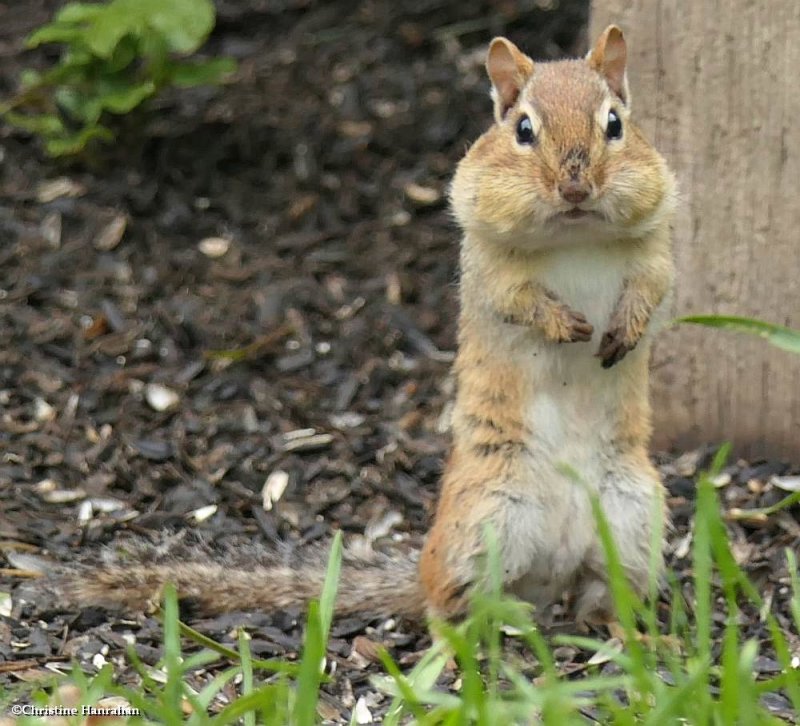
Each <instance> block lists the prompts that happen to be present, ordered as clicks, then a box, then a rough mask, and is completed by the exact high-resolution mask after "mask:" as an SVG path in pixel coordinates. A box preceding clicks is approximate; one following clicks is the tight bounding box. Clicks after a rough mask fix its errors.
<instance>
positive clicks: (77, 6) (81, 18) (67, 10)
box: [55, 3, 105, 23]
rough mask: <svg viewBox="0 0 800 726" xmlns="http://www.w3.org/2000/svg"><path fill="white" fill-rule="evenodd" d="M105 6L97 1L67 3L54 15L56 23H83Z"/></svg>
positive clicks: (100, 11) (101, 10)
mask: <svg viewBox="0 0 800 726" xmlns="http://www.w3.org/2000/svg"><path fill="white" fill-rule="evenodd" d="M104 10H105V8H104V7H103V6H102V5H98V4H97V3H69V4H68V5H65V6H64V7H63V8H61V10H59V11H58V14H57V15H56V17H55V22H57V23H85V22H86V21H87V20H92V19H94V18H96V17H97V15H98V14H99V13H102V12H104Z"/></svg>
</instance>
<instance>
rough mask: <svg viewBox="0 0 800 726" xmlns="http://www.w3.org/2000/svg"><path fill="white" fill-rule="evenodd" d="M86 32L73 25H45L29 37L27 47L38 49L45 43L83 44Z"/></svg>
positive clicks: (26, 42)
mask: <svg viewBox="0 0 800 726" xmlns="http://www.w3.org/2000/svg"><path fill="white" fill-rule="evenodd" d="M84 35H85V33H84V31H83V30H81V29H80V28H78V27H75V26H71V25H58V24H56V23H51V24H50V25H43V26H42V27H41V28H39V30H37V31H36V32H34V33H32V34H31V35H29V36H28V39H27V40H26V41H25V45H26V46H27V47H28V48H38V47H39V46H40V45H42V44H43V43H68V44H70V43H81V42H83V40H84Z"/></svg>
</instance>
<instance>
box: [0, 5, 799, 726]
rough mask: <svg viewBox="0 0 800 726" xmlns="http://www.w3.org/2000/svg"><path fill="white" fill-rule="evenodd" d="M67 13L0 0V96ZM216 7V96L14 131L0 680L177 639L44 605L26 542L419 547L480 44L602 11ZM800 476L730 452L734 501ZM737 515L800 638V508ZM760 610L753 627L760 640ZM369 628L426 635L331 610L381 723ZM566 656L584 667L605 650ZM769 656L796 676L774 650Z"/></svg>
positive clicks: (681, 551)
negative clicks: (196, 540)
mask: <svg viewBox="0 0 800 726" xmlns="http://www.w3.org/2000/svg"><path fill="white" fill-rule="evenodd" d="M60 5H61V3H58V2H53V1H52V0H31V1H30V2H26V3H19V4H17V3H6V4H0V60H1V61H2V62H0V96H5V95H8V94H10V93H12V92H13V90H14V89H15V88H16V84H17V81H18V77H19V72H20V70H21V69H22V68H24V67H27V66H33V67H36V66H41V65H43V64H46V63H47V61H48V59H52V50H48V49H44V50H40V51H36V52H30V51H26V50H25V49H24V44H23V38H24V36H25V34H27V33H28V32H30V30H31V29H32V28H34V27H36V26H37V25H39V24H41V23H42V22H44V21H45V20H46V19H47V18H48V17H49V16H50V14H51V13H52V11H53V10H54V9H55V8H57V7H59V6H60ZM217 7H218V13H219V17H218V25H217V28H216V30H215V32H214V35H213V37H212V38H211V40H210V42H209V44H208V46H207V50H208V52H210V53H219V54H225V55H229V56H232V57H235V58H236V59H237V60H238V62H239V70H238V72H237V74H236V76H235V78H234V79H233V81H232V82H231V83H229V84H227V85H225V86H224V87H221V88H215V89H207V88H202V89H191V90H182V91H180V92H175V93H167V94H165V95H164V96H163V97H162V98H160V99H159V100H158V101H157V102H156V103H155V104H153V105H151V106H150V108H149V109H148V110H147V111H146V112H143V113H138V114H136V115H135V117H132V118H126V119H121V120H119V122H118V124H117V125H116V126H115V129H116V131H117V134H118V138H119V141H120V143H118V144H117V145H115V146H113V147H110V148H106V149H96V150H94V151H93V153H92V154H91V155H90V156H89V157H88V158H86V159H84V160H81V161H80V162H78V163H72V164H66V163H64V162H56V161H51V160H47V159H46V158H44V156H43V155H42V153H41V150H40V148H39V147H38V146H37V144H36V143H35V142H34V141H33V140H32V139H30V138H27V137H25V136H24V135H21V134H19V133H17V132H14V131H12V130H11V129H9V128H7V127H0V412H1V416H2V418H1V419H0V451H1V452H2V453H1V454H0V546H1V547H2V551H4V552H5V553H6V554H7V555H8V561H7V562H6V563H5V565H4V564H3V561H2V559H0V567H2V568H4V569H2V571H1V572H0V592H2V593H9V594H10V596H11V609H10V613H9V614H8V617H4V618H2V620H0V684H5V685H6V686H9V687H11V688H12V689H19V688H24V687H25V686H26V684H30V683H31V682H37V681H38V680H39V679H41V678H42V677H43V676H46V675H48V674H51V673H52V671H53V670H65V669H67V668H68V667H69V660H70V659H73V658H75V659H77V660H78V661H79V662H80V663H81V665H82V667H84V668H85V669H86V670H87V671H88V672H93V671H95V670H96V669H97V668H99V667H101V666H102V665H103V664H104V663H105V662H113V663H115V665H116V668H117V671H118V673H119V677H120V679H121V680H123V681H125V680H128V681H130V680H131V679H132V678H133V677H134V675H133V672H132V671H131V669H130V667H129V666H127V665H125V664H124V663H123V660H122V656H123V654H124V652H125V649H126V647H127V645H128V643H132V644H133V646H134V648H135V649H136V652H137V653H138V655H139V657H140V658H141V660H142V661H143V662H144V663H146V664H153V663H155V662H156V661H157V660H158V658H159V657H160V642H161V631H160V625H159V623H158V621H157V620H156V619H154V618H152V617H146V616H141V617H137V618H134V619H130V618H121V617H120V616H119V615H115V614H110V613H107V612H104V611H101V610H99V609H87V610H84V611H83V612H75V611H70V610H65V609H64V608H63V607H60V606H59V604H58V603H57V602H53V601H52V600H49V601H48V599H47V597H46V596H45V594H42V593H39V594H38V595H36V596H34V599H33V600H32V599H31V597H32V596H31V594H30V593H31V592H35V589H34V590H32V589H31V587H32V584H31V580H30V579H28V578H26V577H25V575H26V572H25V567H24V566H22V565H21V564H20V563H24V555H25V554H26V553H34V554H37V553H38V554H42V553H43V554H46V555H48V556H53V557H55V558H70V557H74V556H75V555H77V554H79V553H80V552H82V551H85V548H93V547H96V546H98V545H100V544H103V543H107V542H109V541H111V540H113V538H114V536H115V534H116V533H119V532H120V531H122V530H126V531H128V532H134V533H144V534H146V533H148V532H153V531H162V530H165V529H166V530H169V529H181V528H192V529H194V530H197V531H199V532H201V533H202V534H203V536H204V537H205V538H206V539H207V540H209V541H211V542H220V541H224V540H226V539H228V538H242V537H244V538H248V539H251V540H262V541H264V542H265V543H275V542H278V541H282V542H290V543H292V544H293V545H296V546H302V545H303V544H306V543H310V542H314V541H323V540H325V539H326V538H328V537H330V535H331V533H332V532H333V531H335V530H342V531H343V532H345V533H346V534H349V535H361V534H363V533H364V532H365V531H366V532H367V533H368V536H369V538H370V539H372V540H374V541H387V540H388V541H389V542H394V543H396V544H397V543H402V544H403V546H408V545H416V544H418V543H419V542H420V541H421V537H422V533H423V532H424V531H425V528H426V525H427V523H428V521H429V519H430V516H431V513H432V507H433V505H434V503H435V498H436V491H437V482H438V477H439V474H440V471H441V468H442V461H443V458H444V456H445V454H446V451H447V446H448V438H447V430H446V428H447V427H446V411H447V404H448V400H449V399H450V396H451V393H452V381H451V380H450V378H449V376H448V371H449V364H450V362H451V360H452V351H453V350H454V346H455V337H454V332H455V330H454V326H455V319H456V295H455V285H456V281H457V239H458V235H457V231H456V229H455V226H454V224H453V223H452V221H451V219H450V217H449V215H448V212H447V208H446V194H447V183H448V179H449V177H450V174H451V173H452V171H453V169H454V166H455V164H456V162H457V161H458V159H459V157H460V156H461V155H462V154H463V151H464V149H465V147H466V145H467V144H468V143H469V142H470V141H471V140H473V139H475V138H476V137H477V136H478V135H479V134H480V132H481V130H482V129H483V128H485V126H486V124H488V123H489V121H490V107H489V101H488V95H487V84H486V82H485V80H484V74H483V69H482V62H483V52H484V49H485V43H486V42H487V40H488V39H489V38H490V37H491V36H492V35H495V34H498V33H505V34H508V35H509V36H510V37H511V38H512V39H513V40H515V41H516V42H518V43H519V44H520V45H522V46H523V47H526V48H528V49H530V50H531V51H532V52H533V53H534V54H535V55H537V56H539V57H557V56H560V55H564V54H574V53H576V52H580V51H581V50H582V48H583V32H584V28H585V24H586V20H587V14H588V8H587V3H585V2H577V1H576V0H565V1H563V2H560V3H548V2H526V3H522V2H520V3H513V2H497V1H495V2H489V1H486V2H479V1H478V0H457V1H456V0H440V1H438V2H437V1H434V0H413V1H411V2H403V3H392V2H389V0H373V1H372V2H368V1H361V2H356V1H355V0H341V1H339V2H335V3H332V2H323V1H322V0H319V1H315V0H236V1H234V0H220V1H219V2H217ZM712 454H713V448H711V447H709V448H707V449H702V450H699V451H695V452H688V453H682V454H680V455H678V454H672V455H663V456H660V457H659V458H658V462H659V465H660V466H661V468H662V471H663V472H664V474H665V476H666V480H667V486H668V489H669V493H670V498H669V504H670V508H671V511H672V515H673V520H674V525H675V527H674V532H672V533H671V535H670V541H671V545H670V554H669V558H670V565H671V571H672V572H673V573H674V576H675V577H676V578H677V580H678V582H679V583H680V584H681V587H682V589H683V590H684V592H685V594H686V596H687V599H688V601H689V602H691V585H690V578H691V562H690V555H689V544H690V538H691V520H692V511H693V498H694V495H695V487H696V476H697V473H698V471H699V470H700V469H702V467H704V466H707V465H708V463H709V461H710V458H711V456H712ZM793 472H794V473H796V472H798V468H797V466H796V462H795V466H794V468H792V465H791V463H789V462H773V461H765V462H744V461H738V462H734V463H732V464H731V465H730V466H729V467H728V468H727V469H725V471H724V473H723V476H722V478H721V479H720V481H719V485H720V494H721V498H722V501H723V503H724V505H725V507H726V508H727V509H729V510H730V509H735V508H738V509H749V508H754V507H764V506H769V505H770V504H772V503H774V502H776V501H778V500H779V499H780V498H781V497H782V496H785V495H786V493H787V491H786V490H787V489H791V487H792V486H795V485H796V484H797V480H796V477H795V478H792V476H791V475H792V473H793ZM730 529H731V535H732V542H733V549H734V553H735V555H736V557H737V560H738V561H739V562H740V564H742V565H743V566H744V567H745V569H746V570H747V572H748V573H749V574H750V575H751V576H752V577H753V578H754V580H755V581H756V582H757V585H758V587H759V589H760V590H761V592H762V593H763V594H764V595H765V597H766V598H767V599H768V600H769V601H771V603H772V607H773V610H774V612H775V613H776V615H777V616H778V618H779V620H780V622H781V624H782V625H783V626H785V629H786V632H787V637H788V638H789V639H790V643H791V645H792V647H793V649H794V650H795V652H797V653H798V654H800V642H798V640H797V638H796V637H795V636H792V635H791V634H790V628H789V617H790V616H789V611H788V595H789V589H788V582H789V581H788V576H787V572H786V565H785V559H784V555H783V550H784V548H786V547H794V548H796V547H797V544H798V542H799V541H800V525H798V521H797V510H796V509H794V510H790V511H784V512H781V513H780V514H777V515H775V516H773V517H769V518H767V519H766V520H762V519H760V518H751V519H748V518H747V517H746V516H745V517H739V518H738V519H736V520H735V521H731V523H730ZM0 605H2V602H0ZM747 615H748V617H749V616H752V617H750V619H748V620H747V622H746V625H745V632H746V634H747V635H748V636H749V637H755V638H757V639H758V640H760V641H762V642H765V641H766V639H767V637H768V634H767V632H766V628H765V624H764V623H763V622H762V621H760V620H759V618H758V615H757V613H755V614H753V613H747ZM192 625H193V626H194V627H195V628H197V629H199V630H201V631H202V632H204V633H206V634H208V635H210V636H212V637H214V638H218V639H220V640H221V641H222V642H227V643H231V642H233V641H232V638H233V637H234V635H232V634H233V633H234V631H235V628H236V627H237V626H240V625H244V626H245V627H246V628H247V630H248V632H249V633H250V634H251V636H252V641H251V646H252V649H253V652H254V654H255V655H257V656H259V657H265V658H266V657H272V656H281V657H288V658H293V657H294V656H295V655H296V654H297V653H298V650H299V649H300V644H301V637H302V613H299V612H287V613H277V614H262V613H243V614H242V613H237V614H232V615H225V616H222V617H218V618H214V619H204V620H195V621H193V622H192ZM722 625H723V623H717V628H718V630H719V631H720V633H721V626H722ZM718 634H719V633H718ZM376 643H380V644H384V645H386V646H387V647H388V648H389V650H390V652H391V653H392V654H393V655H394V657H395V658H396V659H397V660H398V662H399V663H400V664H401V665H402V666H410V665H411V664H413V663H414V662H415V661H416V659H418V657H419V655H420V653H421V651H422V650H423V649H424V648H425V647H426V646H427V645H428V644H429V639H428V636H427V635H426V634H425V633H423V632H420V631H419V629H414V628H412V627H410V626H408V625H407V624H404V623H402V622H395V621H388V622H386V621H370V620H368V619H359V618H349V619H346V620H341V621H337V622H336V624H335V626H334V628H333V631H332V639H331V644H330V650H329V665H330V664H334V663H335V664H336V668H335V677H334V678H333V680H332V682H331V683H330V684H329V685H327V686H326V687H325V693H324V694H323V701H322V704H321V707H320V709H321V714H322V715H323V716H324V717H325V718H327V719H329V720H330V721H334V722H336V721H339V720H347V719H349V717H350V711H351V709H352V708H353V707H354V705H355V703H356V702H357V701H358V700H359V699H363V700H362V712H363V708H364V707H366V708H368V709H369V710H370V711H371V713H372V714H373V716H375V717H376V718H377V717H378V716H379V715H380V714H381V713H382V711H383V710H385V708H386V707H387V705H388V701H387V700H386V699H385V698H382V697H381V696H380V695H378V694H377V693H376V691H375V689H374V687H373V686H372V685H371V684H370V683H369V680H368V679H369V676H370V675H372V674H374V673H376V672H379V670H380V668H379V667H378V666H376V664H375V644H376ZM557 655H558V658H559V664H560V665H561V666H562V667H563V669H564V671H565V672H567V673H573V674H575V675H574V677H578V676H579V675H580V674H581V673H583V672H586V670H587V667H586V659H587V658H588V655H587V654H586V653H584V652H581V651H578V650H575V649H564V648H562V649H559V651H558V653H557ZM525 657H526V658H527V660H528V662H529V663H530V664H531V666H530V667H531V672H532V673H533V672H534V671H535V661H534V659H533V656H532V655H531V654H529V653H528V654H525ZM603 667H611V665H610V664H606V666H603ZM758 668H759V669H760V671H761V672H763V674H764V677H769V676H770V675H772V674H774V673H775V672H776V670H779V667H778V665H777V663H776V662H775V660H774V655H771V654H770V652H769V649H768V647H767V646H766V645H765V650H764V651H763V652H762V655H761V657H760V658H759V661H758ZM213 672H214V670H213V668H209V669H207V670H205V671H201V672H199V673H198V674H197V675H196V680H197V684H198V685H199V684H201V683H202V682H203V681H207V680H208V679H210V678H211V677H212V675H213ZM455 677H456V676H455V674H454V673H452V672H448V674H447V675H446V677H445V680H444V681H443V685H444V686H447V685H452V681H453V680H455ZM447 679H450V683H448V682H447ZM228 695H232V694H228ZM771 699H772V701H771V703H770V707H771V708H772V709H773V710H774V712H775V713H776V714H778V715H782V716H788V714H789V713H790V706H789V704H788V701H786V700H785V699H782V697H780V696H772V697H771Z"/></svg>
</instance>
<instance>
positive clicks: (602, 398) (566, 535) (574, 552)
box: [495, 246, 638, 606]
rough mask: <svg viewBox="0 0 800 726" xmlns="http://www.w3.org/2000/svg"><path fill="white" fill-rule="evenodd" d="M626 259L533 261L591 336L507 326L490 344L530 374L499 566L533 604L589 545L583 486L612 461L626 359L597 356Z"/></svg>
mask: <svg viewBox="0 0 800 726" xmlns="http://www.w3.org/2000/svg"><path fill="white" fill-rule="evenodd" d="M626 263H627V257H626V256H625V255H624V254H622V251H620V250H619V249H617V248H614V247H608V248H607V247H605V246H597V247H592V248H586V247H581V248H576V247H570V248H565V249H562V250H557V251H554V252H553V253H552V254H551V255H550V256H549V259H548V260H547V263H546V264H545V265H543V266H539V265H537V280H538V281H540V282H542V283H543V284H544V285H545V286H546V287H547V288H548V289H550V290H552V291H553V292H554V293H555V294H556V295H557V296H558V297H559V299H560V300H562V301H563V302H565V303H566V304H567V305H569V306H570V307H571V308H573V309H575V310H577V311H579V312H582V313H583V314H584V315H586V317H587V319H588V320H589V322H590V323H591V324H592V325H593V326H594V333H593V335H592V340H591V341H590V342H587V343H561V344H556V343H550V342H546V341H544V340H542V338H541V336H538V335H534V334H531V333H530V332H526V331H525V330H524V329H523V330H520V329H519V328H518V327H517V328H516V329H513V328H514V326H508V327H509V328H512V330H513V332H511V334H510V335H509V330H505V331H502V334H501V335H499V336H498V339H497V341H496V342H497V344H498V345H499V346H504V347H506V348H507V349H506V350H502V351H501V350H499V349H498V348H497V347H495V350H496V351H497V352H498V353H499V354H500V355H508V356H509V357H511V358H513V359H514V360H515V361H516V363H517V365H518V366H519V369H520V371H523V374H524V375H526V376H527V377H528V381H527V384H528V385H526V386H525V388H526V389H527V390H529V391H530V392H531V393H530V397H529V399H528V401H527V402H526V408H525V418H526V424H527V425H528V428H529V430H530V431H531V438H530V440H529V441H528V442H527V443H528V448H529V450H530V452H531V453H530V456H529V458H528V466H527V471H526V472H524V473H523V475H522V481H520V482H518V486H519V490H520V493H521V494H522V497H523V499H522V501H521V502H520V506H519V508H515V511H514V513H513V514H510V515H509V519H508V522H507V526H508V529H509V537H508V540H507V541H508V550H507V551H506V553H505V557H506V566H507V567H508V569H509V570H510V571H511V572H516V573H519V575H520V579H519V580H518V581H517V586H516V587H514V588H513V589H515V590H516V591H517V594H518V595H520V596H522V597H524V598H525V599H528V600H532V601H533V602H535V603H537V604H538V605H540V606H544V605H545V604H547V603H548V602H552V599H553V598H554V597H557V596H558V594H559V590H560V589H561V588H562V587H563V586H564V585H566V584H567V583H568V582H569V581H570V579H571V578H572V576H573V575H574V573H575V572H576V571H578V570H579V568H580V567H581V565H582V564H583V563H584V561H585V559H586V557H587V553H588V552H589V551H590V550H591V549H592V548H593V546H595V545H596V534H595V529H594V518H593V515H592V513H591V505H590V502H589V497H588V495H587V492H586V490H585V489H584V485H585V486H586V487H588V488H589V489H591V490H593V491H598V490H599V488H600V484H601V482H602V481H603V479H604V478H607V477H608V476H609V473H610V472H613V471H615V469H616V467H618V466H620V462H618V461H615V460H614V457H613V455H612V453H611V451H612V447H611V446H610V442H611V437H612V435H613V425H614V422H615V419H616V412H617V409H618V407H619V400H620V398H619V396H620V393H619V392H618V391H617V389H618V387H619V386H620V382H621V379H622V377H624V375H625V368H626V362H629V361H626V360H623V361H622V362H620V363H618V364H617V365H616V366H614V367H612V368H611V369H608V370H606V369H604V368H603V367H602V366H601V364H600V360H599V359H598V358H597V357H595V353H596V352H597V349H598V346H599V344H600V339H601V337H602V335H603V332H604V331H605V330H606V329H607V327H608V322H609V319H610V317H611V315H612V312H613V310H614V308H615V305H616V303H617V300H618V298H619V294H620V292H621V290H622V284H623V280H624V277H625V273H626ZM635 354H638V352H637V351H634V352H633V353H631V354H629V355H630V356H633V355H635ZM565 467H566V468H567V469H569V470H571V471H573V472H574V473H575V474H576V475H577V477H578V478H579V480H580V483H578V482H576V481H575V479H574V478H573V477H572V475H571V474H570V473H567V471H566V469H565ZM621 475H622V476H627V475H628V474H621ZM554 542H556V543H557V544H556V546H553V543H554ZM555 573H558V575H559V576H558V577H554V575H555Z"/></svg>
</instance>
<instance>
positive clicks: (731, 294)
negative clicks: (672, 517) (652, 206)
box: [592, 0, 800, 462]
mask: <svg viewBox="0 0 800 726" xmlns="http://www.w3.org/2000/svg"><path fill="white" fill-rule="evenodd" d="M612 22H613V23H616V24H618V25H619V26H620V27H622V29H623V31H624V32H625V35H626V39H627V41H628V48H629V51H628V53H629V54H628V58H629V66H628V67H629V70H628V73H629V78H630V83H631V89H632V98H633V109H634V115H635V117H636V118H637V121H638V123H639V125H640V126H641V127H642V128H643V130H644V131H645V133H646V134H647V135H648V137H649V138H650V139H651V140H652V141H653V142H654V143H655V145H656V146H657V147H658V149H659V150H660V151H661V152H662V153H663V154H664V155H665V156H666V158H667V160H668V161H669V163H670V164H671V166H672V167H673V169H674V170H675V171H676V173H677V175H678V182H679V186H680V196H681V201H680V203H679V211H678V215H677V220H676V226H675V258H676V263H677V268H678V273H677V289H676V296H675V303H674V311H673V312H674V313H675V314H676V315H684V314H693V313H719V314H729V315H745V316H750V317H758V318H763V319H765V320H768V321H770V322H774V323H779V324H782V325H788V326H792V327H795V328H798V327H800V3H798V2H797V0H728V1H727V2H721V0H716V1H709V2H683V1H682V0H659V2H652V1H651V0H593V3H592V36H593V37H596V36H597V34H598V33H600V32H601V31H602V29H603V28H604V27H605V26H606V25H607V24H609V23H612ZM653 406H654V411H655V420H656V437H655V445H656V447H657V448H668V447H672V446H677V447H681V448H685V447H689V446H695V445H698V444H702V443H706V442H722V441H732V442H733V443H734V445H735V449H736V451H737V452H739V453H741V454H743V455H748V456H751V457H754V456H760V455H768V456H777V457H783V458H787V459H790V460H793V461H794V462H797V461H800V356H793V355H791V354H789V353H786V352H783V351H780V350H777V349H775V348H773V347H771V346H769V345H767V344H766V343H764V342H762V341H761V340H758V339H752V338H750V337H749V336H743V335H741V334H735V333H731V332H725V331H717V330H709V329H705V328H696V327H689V326H681V327H680V328H678V329H676V330H672V331H669V332H666V333H664V334H663V335H662V337H661V338H660V340H659V343H658V344H657V346H656V352H655V356H654V360H653Z"/></svg>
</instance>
